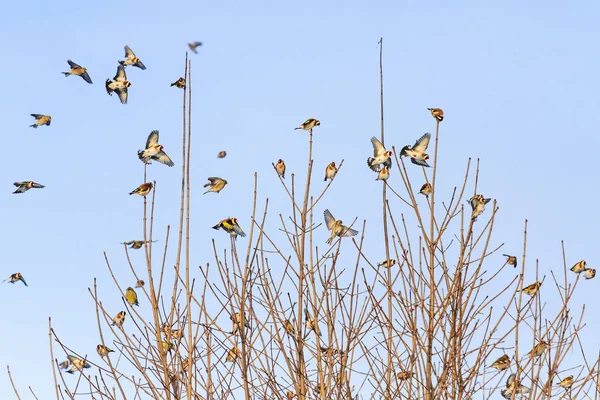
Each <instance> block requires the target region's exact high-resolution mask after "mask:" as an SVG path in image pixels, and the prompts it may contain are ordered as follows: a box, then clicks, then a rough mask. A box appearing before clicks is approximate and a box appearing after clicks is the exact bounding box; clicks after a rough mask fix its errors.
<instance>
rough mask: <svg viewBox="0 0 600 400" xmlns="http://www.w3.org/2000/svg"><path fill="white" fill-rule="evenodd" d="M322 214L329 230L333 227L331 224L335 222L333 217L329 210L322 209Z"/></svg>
mask: <svg viewBox="0 0 600 400" xmlns="http://www.w3.org/2000/svg"><path fill="white" fill-rule="evenodd" d="M323 216H324V217H325V225H327V229H328V230H331V228H333V224H335V218H333V215H332V214H331V212H330V211H329V210H325V211H323Z"/></svg>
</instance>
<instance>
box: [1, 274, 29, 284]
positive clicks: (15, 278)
mask: <svg viewBox="0 0 600 400" xmlns="http://www.w3.org/2000/svg"><path fill="white" fill-rule="evenodd" d="M7 281H8V283H12V284H15V283H17V282H19V281H21V282H23V285H25V286H28V285H27V282H25V278H23V275H21V273H20V272H15V273H14V274H12V275H11V276H9V277H8V278H6V279H5V280H3V281H2V283H4V282H7Z"/></svg>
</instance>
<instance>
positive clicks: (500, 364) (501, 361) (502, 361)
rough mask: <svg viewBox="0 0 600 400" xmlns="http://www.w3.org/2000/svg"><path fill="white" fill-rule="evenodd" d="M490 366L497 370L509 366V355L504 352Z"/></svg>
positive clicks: (502, 369)
mask: <svg viewBox="0 0 600 400" xmlns="http://www.w3.org/2000/svg"><path fill="white" fill-rule="evenodd" d="M490 367H491V368H496V369H497V370H498V371H504V370H505V369H507V368H509V367H510V357H509V356H508V355H507V354H504V355H503V356H502V357H500V358H498V359H497V360H496V361H494V362H493V363H492V365H490Z"/></svg>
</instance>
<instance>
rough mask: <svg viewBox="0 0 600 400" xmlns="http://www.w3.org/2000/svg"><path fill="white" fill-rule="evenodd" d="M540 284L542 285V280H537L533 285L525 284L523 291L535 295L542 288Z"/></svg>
mask: <svg viewBox="0 0 600 400" xmlns="http://www.w3.org/2000/svg"><path fill="white" fill-rule="evenodd" d="M540 286H542V282H535V283H532V284H531V285H528V286H525V287H524V288H523V289H522V290H521V291H522V292H523V293H525V294H528V295H530V296H535V295H536V294H537V292H538V290H540Z"/></svg>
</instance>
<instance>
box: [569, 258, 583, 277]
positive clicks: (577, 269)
mask: <svg viewBox="0 0 600 400" xmlns="http://www.w3.org/2000/svg"><path fill="white" fill-rule="evenodd" d="M586 267H587V262H585V260H581V261H579V262H577V263H576V264H575V265H573V266H572V267H571V271H573V272H575V273H576V274H580V273H582V272H583V271H585V269H586Z"/></svg>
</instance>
